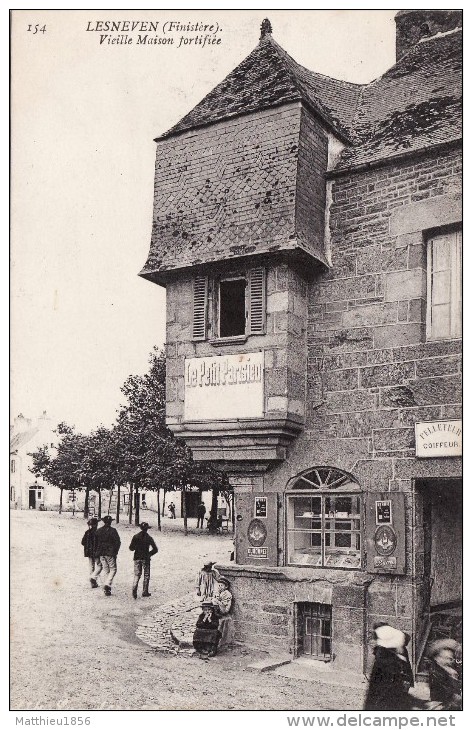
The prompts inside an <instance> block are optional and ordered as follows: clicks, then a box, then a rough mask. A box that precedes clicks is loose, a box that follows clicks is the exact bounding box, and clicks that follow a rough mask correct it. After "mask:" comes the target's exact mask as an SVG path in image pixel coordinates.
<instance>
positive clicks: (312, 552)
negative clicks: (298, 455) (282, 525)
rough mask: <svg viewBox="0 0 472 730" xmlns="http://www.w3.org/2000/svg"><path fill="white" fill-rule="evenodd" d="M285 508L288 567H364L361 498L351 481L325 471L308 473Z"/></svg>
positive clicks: (288, 498) (300, 478)
mask: <svg viewBox="0 0 472 730" xmlns="http://www.w3.org/2000/svg"><path fill="white" fill-rule="evenodd" d="M301 490H303V492H302V491H301ZM347 491H349V493H347ZM309 492H310V493H309ZM333 492H334V493H333ZM352 492H354V493H352ZM355 492H357V493H355ZM286 508H287V563H288V564H289V565H305V566H316V567H321V568H324V567H328V568H360V567H361V494H360V487H359V485H358V484H357V482H355V481H354V480H353V479H352V477H350V476H349V475H347V474H344V473H343V472H340V471H339V470H337V469H326V468H325V469H315V470H313V472H308V473H305V474H304V475H302V476H300V477H299V478H298V479H296V480H295V482H294V484H293V486H292V491H291V492H289V493H287V501H286Z"/></svg>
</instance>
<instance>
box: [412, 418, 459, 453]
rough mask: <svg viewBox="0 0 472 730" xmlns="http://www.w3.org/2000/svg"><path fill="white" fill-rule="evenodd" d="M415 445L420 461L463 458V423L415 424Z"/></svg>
mask: <svg viewBox="0 0 472 730" xmlns="http://www.w3.org/2000/svg"><path fill="white" fill-rule="evenodd" d="M415 443H416V456H417V457H418V458H420V459H431V458H436V459H437V458H440V457H442V456H443V457H444V456H462V421H461V420H454V421H424V422H420V423H415Z"/></svg>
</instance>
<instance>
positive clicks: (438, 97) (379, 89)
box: [337, 30, 462, 169]
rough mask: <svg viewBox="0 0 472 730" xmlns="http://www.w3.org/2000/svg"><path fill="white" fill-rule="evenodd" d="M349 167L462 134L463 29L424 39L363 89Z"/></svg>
mask: <svg viewBox="0 0 472 730" xmlns="http://www.w3.org/2000/svg"><path fill="white" fill-rule="evenodd" d="M353 126H354V129H355V136H354V144H353V146H352V147H347V148H346V149H345V150H344V151H343V153H342V155H341V158H340V160H339V161H338V164H337V169H348V168H350V167H352V166H353V165H356V166H357V165H362V164H365V163H372V162H376V161H379V160H384V159H388V158H390V157H393V156H396V155H399V154H402V153H405V152H409V151H415V150H421V149H423V148H426V147H428V146H431V145H435V144H441V143H445V142H451V141H454V140H460V139H461V138H462V31H461V30H455V31H451V32H449V33H445V34H443V35H438V36H436V37H433V38H428V39H425V40H422V41H420V42H419V43H418V44H417V45H416V46H415V47H414V48H413V49H412V50H411V51H410V52H409V53H407V54H406V55H405V56H403V57H402V58H401V59H400V60H399V61H398V63H396V64H395V66H393V67H392V68H391V69H389V70H388V71H387V72H386V73H385V74H384V75H383V76H381V77H380V78H379V79H376V80H375V81H373V82H372V83H370V84H367V85H366V86H365V87H364V88H363V90H362V93H361V96H360V99H359V104H358V107H357V114H356V117H355V120H354V124H353Z"/></svg>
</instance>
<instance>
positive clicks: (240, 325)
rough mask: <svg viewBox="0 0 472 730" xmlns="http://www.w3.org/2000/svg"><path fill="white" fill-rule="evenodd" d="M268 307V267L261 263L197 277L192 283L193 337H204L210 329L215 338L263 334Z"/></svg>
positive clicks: (197, 338) (200, 338)
mask: <svg viewBox="0 0 472 730" xmlns="http://www.w3.org/2000/svg"><path fill="white" fill-rule="evenodd" d="M210 296H211V297H212V301H213V304H212V306H211V307H209V300H210ZM209 310H210V311H211V313H212V317H211V322H209V321H208V312H209ZM265 310H266V298H265V269H263V268H261V267H259V268H254V269H250V270H249V271H247V272H245V273H244V274H235V275H234V276H230V277H225V278H219V279H215V280H212V281H209V280H208V277H205V276H201V277H197V278H196V279H195V280H194V284H193V322H192V338H193V339H194V340H205V339H207V337H208V332H209V330H210V329H211V333H212V337H213V338H215V339H226V338H230V337H245V336H248V335H256V334H263V333H264V332H265V315H266V311H265Z"/></svg>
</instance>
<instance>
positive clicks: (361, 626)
mask: <svg viewBox="0 0 472 730" xmlns="http://www.w3.org/2000/svg"><path fill="white" fill-rule="evenodd" d="M396 23H397V39H396V40H397V61H396V63H395V65H394V66H393V67H392V68H391V69H389V70H388V71H387V72H386V73H385V74H384V75H383V76H381V77H380V78H379V79H377V80H375V81H373V82H371V83H370V84H366V85H356V84H352V83H347V82H345V81H339V80H336V79H332V78H329V77H326V76H323V75H321V74H318V73H315V72H312V71H309V70H307V69H306V68H303V67H302V66H300V65H299V64H297V63H296V62H295V61H294V60H293V59H292V58H291V57H290V56H288V54H287V53H286V52H285V51H284V50H283V49H282V48H281V47H280V46H279V45H278V43H276V41H275V40H274V39H273V37H272V31H271V27H270V23H269V22H268V21H264V23H263V25H262V30H261V38H260V42H259V44H258V46H257V47H256V48H255V49H254V51H253V52H252V53H251V54H250V55H249V56H248V57H247V58H246V59H245V60H244V61H243V62H242V63H241V64H240V65H239V66H238V67H237V68H236V69H235V70H234V71H233V72H232V73H230V74H229V76H228V77H227V78H226V79H224V81H222V82H221V83H220V84H218V85H217V86H216V88H215V89H214V90H213V91H212V92H211V93H210V94H208V95H207V96H206V97H205V98H204V99H203V100H202V101H201V102H200V103H199V104H198V105H197V106H196V107H195V108H194V109H193V110H192V111H191V112H190V113H189V114H188V115H187V116H186V117H184V118H183V119H182V120H181V121H180V122H179V123H178V124H176V125H175V126H174V127H173V128H172V129H171V130H169V131H168V132H167V133H166V134H164V135H162V136H161V137H160V138H158V139H157V140H156V142H157V157H156V175H155V192H154V221H153V231H152V242H151V249H150V253H149V258H148V260H147V262H146V264H145V266H144V268H143V270H142V272H141V276H143V277H145V278H147V279H149V280H151V281H153V282H155V283H156V284H159V285H160V286H165V287H166V290H167V388H168V393H167V422H168V425H169V426H170V428H171V429H172V430H173V431H174V433H175V434H176V436H178V437H180V438H183V439H185V441H186V442H187V444H189V446H190V447H191V448H192V450H193V453H194V456H195V458H196V459H208V460H210V461H212V462H213V463H214V464H216V465H218V466H219V467H220V468H222V469H225V470H226V471H227V472H228V474H229V476H230V480H231V483H232V485H233V488H234V491H235V494H236V512H237V521H236V560H235V564H232V565H230V566H226V568H225V569H226V571H227V573H228V574H229V575H230V578H231V581H232V586H233V589H234V595H235V614H234V618H235V624H236V639H237V640H238V641H241V642H246V643H250V644H252V645H253V646H260V647H263V648H265V649H271V650H274V651H279V652H290V653H291V654H292V655H293V656H294V657H295V656H299V655H301V654H303V655H308V656H310V657H312V658H314V659H321V660H323V661H330V662H333V666H335V667H339V668H340V669H350V670H352V669H354V670H356V671H359V672H362V671H366V669H367V668H368V665H369V661H370V659H369V650H368V641H369V638H370V634H371V630H372V625H373V623H374V622H376V621H387V622H389V623H391V624H392V625H394V626H396V627H398V628H401V629H403V630H405V631H407V632H408V633H410V634H411V635H412V637H413V640H412V643H411V645H410V653H411V655H412V660H413V663H414V664H415V665H416V666H417V665H418V662H419V660H420V657H421V653H422V651H423V647H424V644H425V642H426V640H427V637H428V632H429V631H430V627H431V624H434V621H435V618H434V617H435V615H439V614H441V612H444V611H446V612H447V611H452V613H453V614H454V613H456V614H457V612H458V610H459V609H458V607H459V606H460V599H461V527H462V522H461V520H462V517H461V504H462V497H461V495H462V486H461V459H460V455H461V421H460V419H461V385H460V383H461V377H460V371H461V294H460V285H461V240H462V239H461V218H462V209H461V136H462V131H461V27H460V26H461V24H462V20H461V13H460V12H458V11H436V10H434V11H432V10H430V11H401V12H399V13H398V14H397V16H396ZM446 623H447V622H446Z"/></svg>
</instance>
